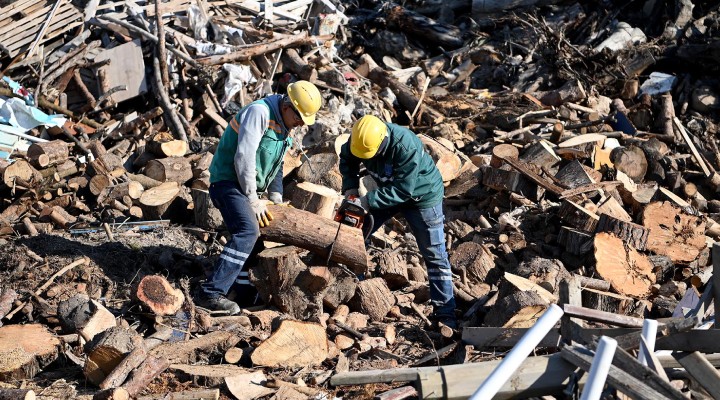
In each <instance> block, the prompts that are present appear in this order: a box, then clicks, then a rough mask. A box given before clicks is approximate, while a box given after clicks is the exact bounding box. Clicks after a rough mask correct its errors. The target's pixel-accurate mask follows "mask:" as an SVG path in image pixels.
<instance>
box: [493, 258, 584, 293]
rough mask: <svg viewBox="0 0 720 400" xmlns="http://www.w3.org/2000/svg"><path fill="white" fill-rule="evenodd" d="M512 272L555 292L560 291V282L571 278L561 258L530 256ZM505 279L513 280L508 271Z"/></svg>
mask: <svg viewBox="0 0 720 400" xmlns="http://www.w3.org/2000/svg"><path fill="white" fill-rule="evenodd" d="M511 272H512V273H513V274H515V275H519V276H521V277H523V278H526V279H528V280H530V281H531V282H533V283H536V284H538V285H540V286H541V287H543V288H545V289H546V290H547V291H549V292H551V293H553V294H558V293H559V290H560V282H562V281H563V280H568V279H570V272H568V270H567V269H565V266H564V265H563V264H562V263H561V262H560V261H559V260H556V259H552V258H544V257H530V258H529V259H528V260H525V261H522V262H521V263H520V265H518V267H517V268H516V269H514V270H512V271H511ZM505 279H507V280H508V281H510V280H511V279H509V278H508V274H507V273H506V274H505Z"/></svg>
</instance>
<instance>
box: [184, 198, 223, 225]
mask: <svg viewBox="0 0 720 400" xmlns="http://www.w3.org/2000/svg"><path fill="white" fill-rule="evenodd" d="M190 194H191V195H192V199H193V205H194V207H193V213H194V215H195V225H197V226H199V227H200V228H203V229H219V228H220V227H221V226H222V225H223V223H224V221H223V217H222V214H220V210H218V209H217V208H216V207H215V206H214V205H213V203H212V200H211V199H210V193H209V192H208V191H207V190H199V189H191V190H190Z"/></svg>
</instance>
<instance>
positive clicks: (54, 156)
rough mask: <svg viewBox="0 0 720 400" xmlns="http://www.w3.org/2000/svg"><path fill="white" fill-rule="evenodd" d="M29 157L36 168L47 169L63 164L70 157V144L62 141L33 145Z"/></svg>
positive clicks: (28, 153)
mask: <svg viewBox="0 0 720 400" xmlns="http://www.w3.org/2000/svg"><path fill="white" fill-rule="evenodd" d="M27 157H28V160H30V164H32V166H33V167H35V168H46V167H49V166H51V165H55V164H60V163H63V162H65V161H67V159H68V157H70V152H69V151H68V143H67V142H64V141H62V140H52V141H49V142H43V143H33V144H31V145H30V147H29V148H28V150H27Z"/></svg>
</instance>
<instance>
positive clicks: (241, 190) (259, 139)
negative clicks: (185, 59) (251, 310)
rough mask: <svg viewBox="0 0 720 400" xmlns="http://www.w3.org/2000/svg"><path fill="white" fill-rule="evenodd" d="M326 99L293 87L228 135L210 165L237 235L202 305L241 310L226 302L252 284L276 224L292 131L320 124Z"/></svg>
mask: <svg viewBox="0 0 720 400" xmlns="http://www.w3.org/2000/svg"><path fill="white" fill-rule="evenodd" d="M321 104H322V98H321V95H320V92H319V91H318V89H317V87H315V85H313V84H312V83H310V82H307V81H298V82H295V83H291V84H290V85H288V88H287V95H272V96H268V97H266V98H264V99H261V100H258V101H255V102H253V103H252V104H250V105H248V106H247V107H244V108H243V109H242V110H240V111H239V112H238V113H237V114H236V115H235V116H234V117H233V119H232V120H230V123H229V124H228V127H227V128H226V129H225V132H224V133H223V135H222V138H221V139H220V143H219V144H218V148H217V150H216V151H215V154H214V155H213V160H212V163H211V164H210V198H211V200H212V202H213V204H214V205H215V207H217V208H218V209H219V210H220V213H221V214H222V216H223V220H224V221H225V226H226V227H227V229H228V231H229V232H230V234H231V235H232V237H231V239H230V240H229V241H228V243H227V244H226V245H225V248H224V249H223V251H222V253H220V258H219V259H218V262H217V264H216V265H215V269H214V271H213V274H212V276H211V277H210V278H209V279H208V280H207V281H206V282H205V283H203V284H202V285H201V293H200V296H199V298H198V299H197V302H198V304H199V305H200V306H202V307H206V308H209V309H211V310H222V311H226V312H227V313H229V314H231V315H233V314H237V313H238V312H240V307H239V306H238V304H237V303H235V302H234V301H231V300H229V299H227V298H226V297H225V296H226V295H227V293H228V291H229V290H230V288H231V287H232V285H233V284H234V283H235V282H238V283H240V284H250V282H249V280H248V273H247V270H246V269H245V268H244V267H245V262H246V261H247V259H248V257H250V254H251V252H252V250H253V248H254V247H255V243H256V242H257V239H258V237H259V236H260V227H264V226H267V225H268V224H270V221H272V214H270V212H268V210H267V207H266V202H264V201H262V200H260V197H259V195H260V194H262V193H265V192H267V193H268V198H269V199H270V201H272V202H273V203H282V193H283V187H282V178H283V176H282V167H283V157H284V156H285V152H286V151H287V150H288V149H289V148H290V146H291V144H292V138H291V137H290V136H289V133H290V130H292V129H293V128H295V127H298V126H302V125H304V124H307V125H312V124H314V123H315V114H316V113H317V112H318V110H319V109H320V106H321Z"/></svg>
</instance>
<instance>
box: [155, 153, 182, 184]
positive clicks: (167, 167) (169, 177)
mask: <svg viewBox="0 0 720 400" xmlns="http://www.w3.org/2000/svg"><path fill="white" fill-rule="evenodd" d="M145 175H146V176H148V177H149V178H151V179H155V180H156V181H160V182H168V181H169V182H177V183H180V184H183V183H185V182H187V181H189V180H190V179H192V177H193V174H192V168H191V167H190V161H188V160H187V159H186V158H184V157H168V158H162V159H159V160H150V161H148V163H147V165H146V166H145Z"/></svg>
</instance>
